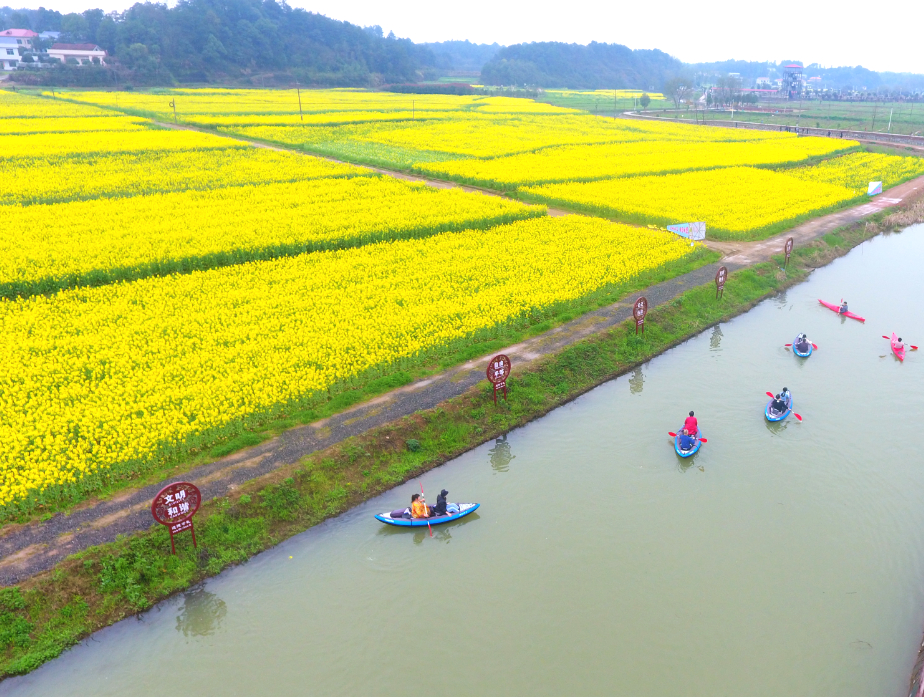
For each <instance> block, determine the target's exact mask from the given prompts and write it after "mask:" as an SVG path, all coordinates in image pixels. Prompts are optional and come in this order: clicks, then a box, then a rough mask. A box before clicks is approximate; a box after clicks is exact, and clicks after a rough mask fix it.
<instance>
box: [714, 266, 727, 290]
mask: <svg viewBox="0 0 924 697" xmlns="http://www.w3.org/2000/svg"><path fill="white" fill-rule="evenodd" d="M726 278H728V269H726V268H725V267H724V266H722V267H719V270H718V271H716V272H715V284H716V286H718V287H719V288H723V287H724V286H725V279H726Z"/></svg>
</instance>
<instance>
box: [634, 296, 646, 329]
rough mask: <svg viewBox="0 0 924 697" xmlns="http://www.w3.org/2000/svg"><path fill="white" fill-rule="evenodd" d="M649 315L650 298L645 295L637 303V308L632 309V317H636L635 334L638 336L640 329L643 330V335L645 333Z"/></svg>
mask: <svg viewBox="0 0 924 697" xmlns="http://www.w3.org/2000/svg"><path fill="white" fill-rule="evenodd" d="M647 314H648V298H646V297H645V296H644V295H643V296H642V297H640V298H639V299H638V300H636V301H635V307H633V308H632V316H633V317H635V334H636V335H638V328H639V327H641V328H642V334H644V333H645V315H647Z"/></svg>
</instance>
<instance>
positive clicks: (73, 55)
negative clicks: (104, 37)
mask: <svg viewBox="0 0 924 697" xmlns="http://www.w3.org/2000/svg"><path fill="white" fill-rule="evenodd" d="M48 57H49V58H58V59H59V60H60V61H61V62H62V63H67V61H68V60H71V59H72V60H75V61H77V64H78V65H83V64H84V63H92V62H93V59H94V58H96V59H97V60H98V61H99V62H100V63H101V64H102V65H106V52H105V51H104V50H103V49H101V48H100V47H99V46H97V45H96V44H53V45H52V47H51V48H49V49H48Z"/></svg>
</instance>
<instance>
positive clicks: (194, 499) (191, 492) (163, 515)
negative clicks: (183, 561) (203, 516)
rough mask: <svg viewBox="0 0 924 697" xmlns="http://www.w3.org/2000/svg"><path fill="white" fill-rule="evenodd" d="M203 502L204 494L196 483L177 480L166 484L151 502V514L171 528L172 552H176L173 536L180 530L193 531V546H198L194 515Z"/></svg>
mask: <svg viewBox="0 0 924 697" xmlns="http://www.w3.org/2000/svg"><path fill="white" fill-rule="evenodd" d="M201 503H202V494H201V493H199V489H198V488H197V487H196V485H195V484H190V483H189V482H176V483H175V484H170V485H168V486H165V487H164V488H163V489H161V490H160V491H159V492H157V496H155V497H154V501H153V502H152V503H151V515H153V516H154V520H156V521H157V522H158V523H160V524H161V525H166V526H168V527H169V528H170V552H171V554H176V545H175V544H174V542H173V536H174V535H175V534H176V533H178V532H184V531H186V530H189V531H190V532H191V533H192V539H193V547H196V546H197V545H196V531H195V529H194V528H193V522H192V517H193V516H194V515H196V511H198V510H199V506H200V505H201Z"/></svg>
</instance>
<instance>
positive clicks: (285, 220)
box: [0, 176, 546, 297]
mask: <svg viewBox="0 0 924 697" xmlns="http://www.w3.org/2000/svg"><path fill="white" fill-rule="evenodd" d="M2 212H3V220H4V224H5V225H6V226H8V227H9V229H11V230H16V231H17V234H15V235H5V236H3V237H0V296H6V297H11V296H14V295H28V294H31V293H35V292H44V291H49V290H55V289H58V288H65V287H68V286H73V285H77V284H81V285H82V284H100V283H108V282H112V281H114V280H120V279H133V278H138V277H142V276H147V275H152V274H160V273H170V272H173V271H188V270H190V269H200V268H209V267H212V266H218V265H227V264H233V263H239V262H241V261H247V260H250V259H258V258H270V257H276V256H279V255H283V254H298V253H301V252H306V251H315V250H322V249H337V248H341V247H348V246H358V245H362V244H368V243H369V242H375V241H378V240H389V239H398V238H402V237H422V236H425V235H432V234H435V233H438V232H442V231H445V230H462V229H465V228H471V227H477V228H484V227H488V226H491V225H497V224H500V223H506V222H511V221H514V220H520V219H523V218H527V217H532V216H537V215H545V212H546V211H545V207H544V206H526V205H524V204H522V203H519V202H517V201H511V200H507V199H502V198H497V197H493V196H483V195H480V194H469V193H466V192H464V191H462V190H460V189H436V188H433V187H430V186H426V185H425V184H417V183H409V182H404V181H400V180H397V179H393V178H391V177H383V176H370V177H354V178H351V179H342V178H341V179H316V180H309V181H300V182H293V183H286V184H264V185H260V186H237V187H226V188H218V189H214V190H211V191H185V192H177V193H166V194H156V195H151V196H136V197H132V198H121V199H117V200H111V199H98V200H90V201H76V202H72V203H60V204H54V205H48V206H44V205H36V206H27V207H21V206H5V207H4V208H3V209H2Z"/></svg>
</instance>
